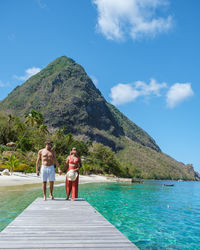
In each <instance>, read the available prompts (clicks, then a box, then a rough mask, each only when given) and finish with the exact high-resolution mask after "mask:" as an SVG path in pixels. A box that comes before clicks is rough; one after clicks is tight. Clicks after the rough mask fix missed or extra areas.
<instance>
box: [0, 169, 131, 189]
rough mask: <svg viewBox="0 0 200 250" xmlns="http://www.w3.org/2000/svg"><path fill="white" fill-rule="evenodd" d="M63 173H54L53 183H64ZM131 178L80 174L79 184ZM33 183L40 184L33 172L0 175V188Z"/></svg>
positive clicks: (127, 181)
mask: <svg viewBox="0 0 200 250" xmlns="http://www.w3.org/2000/svg"><path fill="white" fill-rule="evenodd" d="M65 178H66V177H65V175H61V176H60V175H58V174H56V181H55V185H59V184H64V183H65ZM131 180H132V179H131V178H118V177H106V176H101V175H95V174H92V175H80V176H79V184H84V183H98V182H126V183H131ZM33 184H42V180H41V177H40V176H37V175H36V174H35V173H28V174H23V173H18V172H14V173H13V174H12V175H10V176H5V175H0V188H1V187H12V186H23V185H33Z"/></svg>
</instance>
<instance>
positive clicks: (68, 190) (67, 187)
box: [65, 178, 72, 200]
mask: <svg viewBox="0 0 200 250" xmlns="http://www.w3.org/2000/svg"><path fill="white" fill-rule="evenodd" d="M65 190H66V195H67V200H68V199H69V196H70V193H71V190H72V182H71V181H69V180H68V179H67V178H66V182H65Z"/></svg>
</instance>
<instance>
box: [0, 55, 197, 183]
mask: <svg viewBox="0 0 200 250" xmlns="http://www.w3.org/2000/svg"><path fill="white" fill-rule="evenodd" d="M32 109H35V110H37V111H39V112H41V113H42V114H43V116H44V118H45V122H46V123H47V124H48V126H49V128H50V129H51V130H54V129H56V128H59V127H62V126H66V127H67V130H68V132H71V133H72V134H74V135H75V136H77V137H78V138H81V139H83V140H84V141H88V140H91V141H96V142H101V143H102V144H104V145H107V146H109V147H111V148H112V150H113V151H115V152H116V153H117V156H118V158H119V160H120V161H121V163H122V165H124V167H126V168H129V169H130V172H131V171H135V169H137V170H138V171H139V172H140V175H142V176H143V177H145V178H175V179H178V178H185V179H195V172H194V170H193V168H191V165H190V166H187V165H184V164H182V163H179V162H177V161H176V160H174V159H172V158H171V157H169V156H167V155H165V154H163V153H162V152H161V150H160V148H159V146H158V145H157V144H156V142H155V141H154V139H153V138H152V137H151V136H150V135H148V134H147V133H146V132H145V131H144V130H142V129H141V128H140V127H138V126H137V125H136V124H135V123H134V122H132V121H130V120H129V119H128V118H127V117H126V116H125V115H123V114H122V113H121V112H120V111H119V110H118V109H117V108H116V107H114V106H113V105H111V104H110V103H108V102H107V101H106V100H105V98H104V97H103V96H102V94H101V92H100V91H99V90H98V89H97V88H96V87H95V85H94V84H93V82H92V80H91V79H90V78H89V77H88V75H87V74H86V72H85V71H84V69H83V67H82V66H80V65H79V64H77V63H76V62H75V61H74V60H72V59H70V58H68V57H65V56H62V57H59V58H57V59H56V60H54V61H53V62H52V63H50V64H49V65H48V66H47V67H45V68H44V69H43V70H41V71H40V72H39V73H38V74H36V75H34V76H32V77H31V78H30V79H28V80H27V81H26V82H25V83H24V84H22V85H21V86H18V87H16V88H15V89H14V90H13V91H12V92H11V93H10V94H9V95H8V97H7V98H5V99H4V100H3V101H1V102H0V111H6V112H7V113H14V114H16V115H18V116H22V117H23V116H24V114H27V113H28V112H29V111H30V110H32Z"/></svg>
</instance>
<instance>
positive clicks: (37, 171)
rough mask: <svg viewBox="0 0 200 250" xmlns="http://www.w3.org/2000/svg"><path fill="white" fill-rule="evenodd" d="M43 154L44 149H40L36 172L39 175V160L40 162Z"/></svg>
mask: <svg viewBox="0 0 200 250" xmlns="http://www.w3.org/2000/svg"><path fill="white" fill-rule="evenodd" d="M41 156H42V151H41V150H40V151H39V152H38V157H37V161H36V174H37V175H39V170H38V168H39V162H40V160H41Z"/></svg>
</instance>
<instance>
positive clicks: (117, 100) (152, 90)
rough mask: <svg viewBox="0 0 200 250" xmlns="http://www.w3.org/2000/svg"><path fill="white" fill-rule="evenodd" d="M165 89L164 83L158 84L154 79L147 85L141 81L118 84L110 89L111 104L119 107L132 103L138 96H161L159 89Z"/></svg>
mask: <svg viewBox="0 0 200 250" xmlns="http://www.w3.org/2000/svg"><path fill="white" fill-rule="evenodd" d="M166 87H167V84H166V83H158V82H156V80H155V79H151V80H150V83H149V84H147V83H145V82H142V81H137V82H134V83H129V84H123V83H119V84H117V85H115V86H114V87H112V88H111V93H110V98H111V103H112V104H114V105H121V104H125V103H129V102H132V101H134V100H136V99H137V98H138V97H139V96H150V95H156V96H161V93H160V91H161V89H163V88H166Z"/></svg>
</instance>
